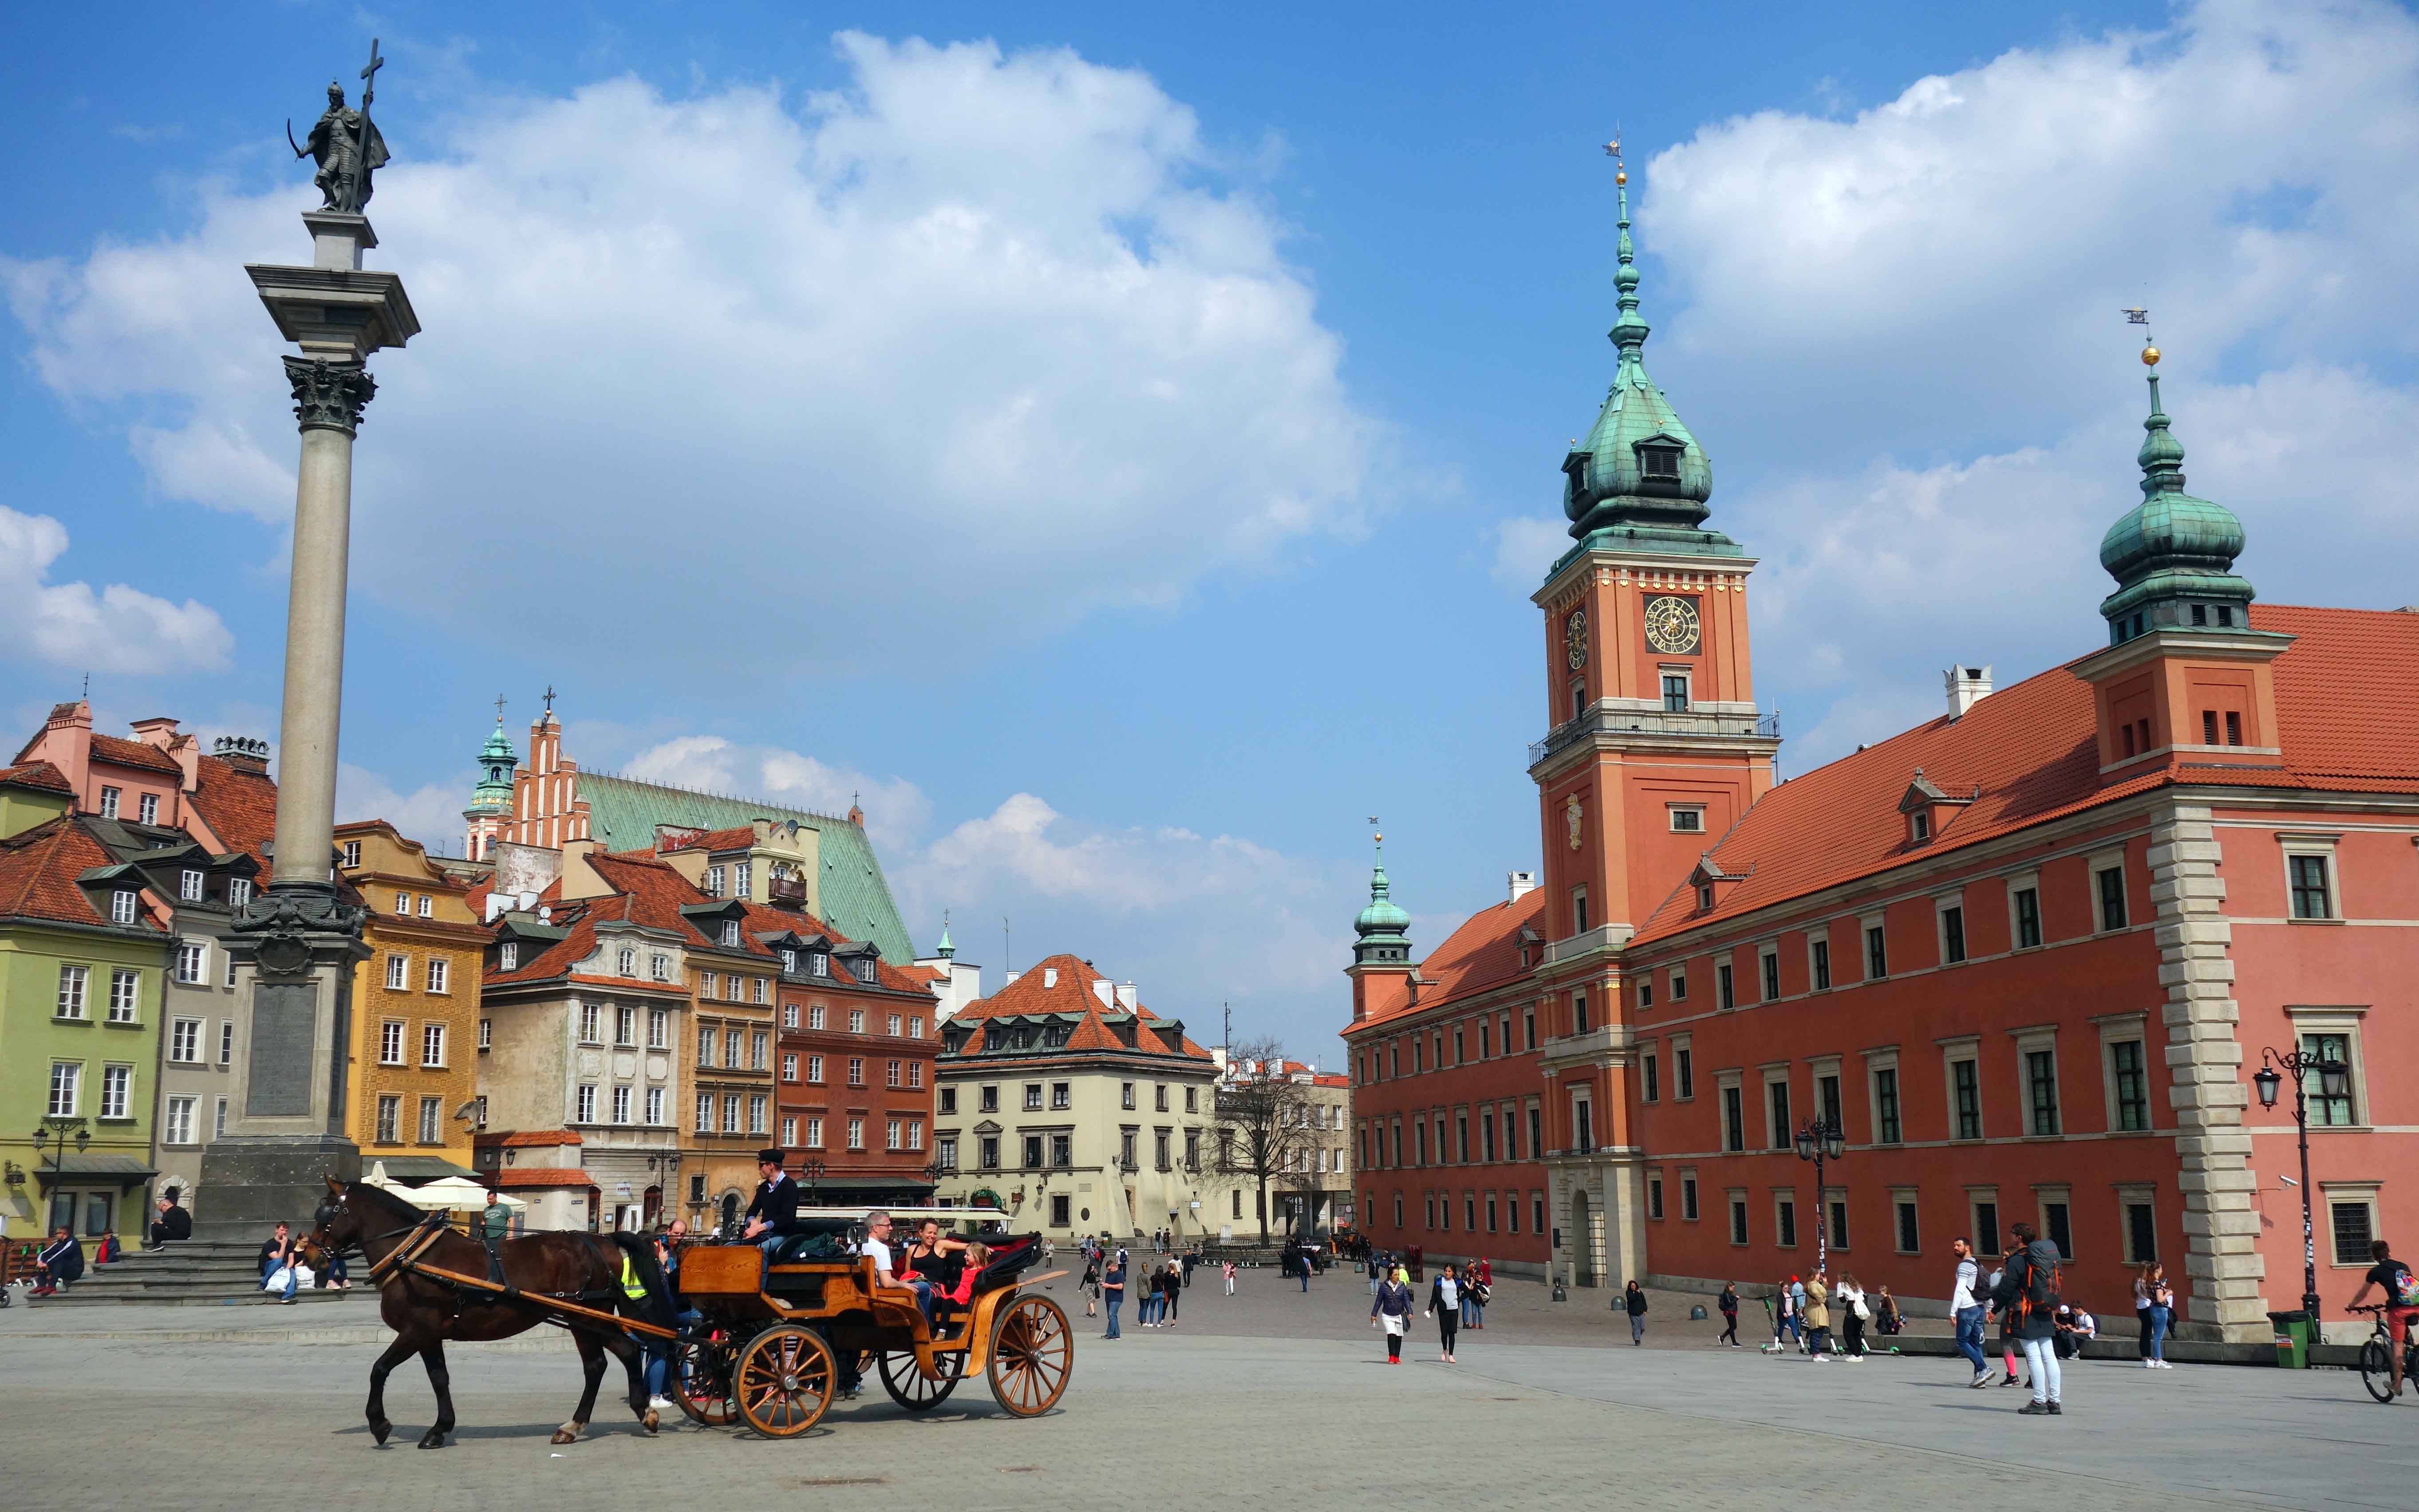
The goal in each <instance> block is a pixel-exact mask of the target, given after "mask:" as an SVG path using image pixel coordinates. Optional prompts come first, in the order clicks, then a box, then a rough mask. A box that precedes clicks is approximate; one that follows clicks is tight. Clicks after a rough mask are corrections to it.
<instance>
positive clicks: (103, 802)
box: [100, 787, 125, 819]
mask: <svg viewBox="0 0 2419 1512" xmlns="http://www.w3.org/2000/svg"><path fill="white" fill-rule="evenodd" d="M124 796H125V795H124V794H123V793H122V792H121V791H120V790H119V789H117V788H115V787H103V788H102V789H101V790H100V817H102V818H104V819H114V818H116V817H117V804H118V801H119V800H120V799H121V798H123V797H124Z"/></svg>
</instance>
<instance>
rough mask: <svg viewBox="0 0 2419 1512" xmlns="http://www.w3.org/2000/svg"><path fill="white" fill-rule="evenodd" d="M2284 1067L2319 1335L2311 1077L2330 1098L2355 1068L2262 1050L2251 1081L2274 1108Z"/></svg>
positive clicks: (2306, 1287)
mask: <svg viewBox="0 0 2419 1512" xmlns="http://www.w3.org/2000/svg"><path fill="white" fill-rule="evenodd" d="M2279 1066H2282V1067H2283V1068H2284V1071H2285V1072H2289V1073H2291V1075H2292V1077H2293V1127H2294V1130H2295V1133H2296V1135H2297V1136H2298V1138H2297V1142H2298V1143H2299V1144H2300V1146H2301V1152H2302V1310H2303V1311H2304V1312H2306V1313H2308V1314H2309V1315H2310V1334H2311V1337H2312V1338H2313V1339H2315V1338H2316V1337H2317V1336H2318V1323H2319V1241H2318V1230H2317V1228H2316V1226H2315V1225H2314V1224H2313V1222H2312V1220H2311V1215H2310V1102H2309V1090H2308V1082H2307V1077H2308V1076H2309V1074H2310V1073H2311V1072H2313V1071H2315V1072H2317V1073H2318V1074H2319V1093H2320V1094H2321V1095H2322V1096H2326V1097H2341V1096H2343V1095H2344V1094H2345V1093H2346V1092H2350V1089H2351V1067H2350V1066H2348V1065H2346V1064H2344V1063H2343V1062H2342V1061H2338V1060H2335V1059H2334V1057H2333V1056H2330V1055H2327V1054H2325V1053H2324V1052H2322V1051H2319V1050H2292V1051H2288V1052H2286V1053H2283V1054H2279V1053H2278V1052H2276V1051H2275V1050H2273V1049H2270V1050H2262V1051H2260V1052H2259V1069H2258V1070H2257V1071H2255V1072H2253V1073H2252V1074H2251V1084H2252V1085H2253V1086H2254V1087H2256V1088H2257V1089H2258V1092H2259V1106H2260V1107H2269V1108H2273V1107H2275V1106H2276V1094H2277V1092H2279V1091H2281V1090H2282V1089H2283V1087H2284V1084H2285V1076H2284V1073H2283V1072H2279V1071H2278V1070H2277V1067H2279Z"/></svg>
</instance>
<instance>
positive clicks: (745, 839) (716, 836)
mask: <svg viewBox="0 0 2419 1512" xmlns="http://www.w3.org/2000/svg"><path fill="white" fill-rule="evenodd" d="M755 843H756V826H754V825H752V824H740V825H734V826H732V828H730V829H728V830H706V831H702V832H699V833H697V834H693V835H690V836H689V837H688V838H687V839H686V840H683V841H680V842H679V843H678V844H675V845H672V846H670V847H667V849H668V850H745V849H747V848H748V847H750V846H752V845H754V844H755Z"/></svg>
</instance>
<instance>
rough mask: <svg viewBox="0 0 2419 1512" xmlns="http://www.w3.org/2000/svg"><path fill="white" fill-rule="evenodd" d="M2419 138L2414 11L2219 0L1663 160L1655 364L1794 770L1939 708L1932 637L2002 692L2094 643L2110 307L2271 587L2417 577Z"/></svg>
mask: <svg viewBox="0 0 2419 1512" xmlns="http://www.w3.org/2000/svg"><path fill="white" fill-rule="evenodd" d="M2414 156H2419V20H2414V18H2413V17H2412V16H2411V14H2409V13H2408V12H2407V11H2404V10H2402V9H2398V8H2392V7H2388V6H2383V5H2375V4H2365V3H2348V4H2330V5H2316V6H2306V7H2273V6H2256V5H2252V4H2249V3H2247V0H2246V3H2237V0H2211V3H2206V4H2202V5H2198V6H2196V7H2192V8H2186V9H2184V10H2181V11H2180V12H2179V13H2178V16H2177V20H2176V22H2175V24H2174V25H2173V26H2172V27H2171V28H2170V29H2167V30H2165V31H2160V32H2154V33H2144V34H2118V35H2113V36H2109V37H2104V38H2083V39H2072V40H2065V41H2061V42H2058V43H2056V44H2054V45H2049V46H2043V47H2038V48H2025V49H2016V50H2012V51H2011V52H2009V53H2004V54H2002V55H2001V56H1999V57H1996V58H1994V59H1992V60H1990V61H1989V62H1987V63H1984V64H1981V65H1978V66H1976V67H1974V68H1970V69H1963V70H1960V71H1958V72H1956V73H1953V74H1948V75H1942V76H1935V77H1933V78H1927V79H1922V80H1918V81H1917V82H1915V83H1914V84H1910V85H1908V86H1907V87H1906V88H1905V89H1904V90H1903V92H1902V93H1901V94H1900V95H1899V96H1898V97H1897V98H1896V99H1892V100H1890V101H1888V102H1887V103H1885V104H1883V105H1880V106H1877V107H1875V108H1872V109H1870V110H1867V111H1864V112H1863V113H1861V114H1858V115H1854V116H1853V117H1850V118H1845V119H1832V118H1824V117H1821V116H1815V115H1797V114H1790V113H1784V112H1778V111H1766V112H1762V113H1758V114H1756V115H1748V116H1742V117H1738V118H1734V119H1731V120H1727V121H1723V122H1720V123H1718V124H1716V125H1713V126H1710V127H1707V128H1706V129H1704V130H1701V131H1699V132H1698V133H1697V134H1696V135H1695V136H1694V137H1693V138H1692V139H1690V140H1689V141H1687V142H1685V143H1682V144H1680V145H1677V146H1674V147H1672V148H1670V149H1669V150H1667V151H1664V152H1662V153H1659V154H1657V155H1656V156H1655V158H1654V159H1653V160H1652V161H1651V163H1650V164H1649V166H1648V170H1647V172H1646V173H1645V174H1644V175H1643V178H1644V181H1645V182H1644V185H1643V188H1644V189H1645V191H1646V192H1645V195H1644V198H1643V201H1642V203H1641V206H1640V208H1639V213H1638V216H1637V220H1638V223H1639V237H1640V239H1641V248H1642V250H1644V251H1645V252H1647V253H1648V255H1649V256H1650V258H1652V259H1654V260H1655V261H1656V263H1657V264H1659V268H1658V269H1657V270H1654V271H1651V272H1650V279H1649V283H1648V284H1647V286H1646V289H1645V293H1646V296H1647V313H1648V315H1649V316H1650V318H1655V319H1656V322H1657V325H1658V328H1659V329H1658V333H1657V335H1656V338H1655V346H1654V347H1652V348H1650V351H1649V358H1650V361H1653V362H1654V363H1655V366H1656V373H1657V375H1658V376H1659V377H1661V378H1662V379H1663V380H1664V381H1665V382H1667V383H1670V384H1672V398H1673V401H1674V403H1675V404H1676V405H1678V407H1679V409H1680V411H1681V413H1682V414H1683V415H1685V416H1687V417H1689V419H1690V421H1691V423H1692V425H1693V426H1694V428H1695V429H1696V431H1697V434H1698V435H1700V436H1701V437H1702V438H1703V440H1704V441H1705V444H1706V446H1707V449H1708V451H1710V452H1711V453H1712V454H1713V457H1714V460H1715V463H1716V465H1717V466H1716V476H1717V478H1718V479H1720V478H1723V477H1728V478H1729V479H1731V480H1732V481H1731V482H1730V483H1729V484H1728V486H1727V488H1726V489H1721V490H1718V492H1717V495H1716V497H1715V499H1714V510H1715V518H1714V520H1713V522H1712V523H1713V524H1715V525H1716V526H1718V527H1720V528H1722V529H1724V530H1726V531H1728V532H1729V533H1730V534H1731V535H1732V536H1733V537H1734V538H1736V539H1737V540H1739V541H1740V542H1742V543H1743V544H1744V545H1745V546H1746V547H1747V548H1748V550H1749V553H1750V554H1751V555H1754V556H1756V557H1760V558H1762V566H1761V567H1760V568H1759V569H1758V572H1757V574H1756V577H1755V579H1754V583H1753V588H1752V598H1751V600H1750V602H1751V603H1753V604H1754V607H1755V632H1756V637H1757V639H1756V649H1757V657H1756V673H1757V680H1758V692H1759V695H1761V696H1762V698H1763V700H1764V703H1765V704H1766V705H1767V706H1769V705H1771V704H1773V703H1776V702H1778V703H1780V705H1781V707H1782V713H1783V725H1784V728H1785V729H1786V730H1787V731H1788V732H1789V733H1790V735H1791V743H1790V745H1789V746H1788V747H1787V748H1786V750H1785V751H1784V753H1783V764H1784V768H1785V769H1786V770H1789V771H1805V770H1807V768H1808V767H1809V766H1810V765H1811V764H1813V763H1816V762H1820V761H1825V760H1828V759H1831V758H1832V757H1835V756H1839V755H1841V754H1842V753H1843V752H1846V751H1848V750H1852V749H1853V748H1854V747H1855V745H1856V744H1857V742H1858V741H1872V740H1878V739H1881V738H1883V737H1886V736H1887V735H1889V734H1892V733H1895V732H1896V731H1897V730H1899V729H1902V728H1903V727H1905V726H1906V725H1909V724H1913V723H1916V722H1918V721H1919V720H1922V719H1927V718H1930V717H1932V715H1933V714H1934V712H1936V711H1937V710H1939V708H1940V707H1941V695H1940V692H1939V688H1940V683H1939V674H1940V669H1941V668H1942V667H1945V666H1947V665H1949V664H1950V663H1951V662H1955V661H1963V660H1974V661H1982V662H1990V663H1993V664H1995V666H1996V668H1997V670H1998V674H1999V677H2000V680H2001V681H2002V683H2003V684H2004V683H2005V682H2007V681H2011V680H2014V679H2015V678H2018V677H2022V676H2025V675H2028V674H2030V673H2033V672H2037V671H2039V670H2041V669H2042V668H2043V667H2045V666H2049V665H2053V664H2057V663H2058V662H2061V661H2064V660H2066V659H2068V658H2070V657H2072V656H2075V655H2079V654H2081V653H2083V652H2085V651H2088V650H2089V649H2091V648H2092V647H2094V646H2095V645H2098V644H2099V643H2100V641H2101V640H2102V638H2103V635H2104V629H2103V626H2102V625H2101V622H2100V620H2099V619H2098V617H2097V615H2096V612H2095V611H2096V607H2097V605H2098V603H2099V602H2100V600H2101V598H2102V597H2103V595H2105V594H2106V593H2107V592H2108V591H2109V590H2110V588H2111V587H2112V586H2113V585H2112V584H2111V583H2110V581H2109V579H2108V578H2107V577H2106V575H2105V574H2104V573H2102V572H2101V570H2100V567H2099V562H2098V556H2097V547H2098V544H2099V541H2100V537H2101V534H2102V533H2103V531H2104V530H2105V529H2106V528H2107V527H2108V526H2109V525H2110V524H2112V523H2114V522H2115V521H2116V519H2117V518H2118V517H2119V515H2121V514H2122V513H2124V512H2126V511H2127V510H2128V509H2130V508H2131V507H2132V506H2133V505H2134V503H2135V502H2136V501H2137V500H2138V497H2139V496H2138V494H2137V493H2136V492H2135V483H2136V481H2138V478H2139V474H2138V473H2137V472H2136V471H2135V470H2134V451H2135V448H2136V447H2137V446H2138V444H2139V442H2140V438H2141V433H2140V430H2139V424H2140V420H2141V417H2142V415H2143V414H2144V412H2145V410H2146V409H2147V403H2146V400H2147V395H2146V394H2145V393H2144V390H2143V389H2142V388H2141V386H2140V377H2141V373H2142V369H2141V368H2140V367H2139V366H2138V365H2137V364H2135V363H2134V361H2133V356H2134V348H2135V346H2137V345H2138V344H2139V343H2138V338H2139V337H2140V335H2141V332H2140V330H2139V329H2138V328H2129V327H2127V326H2126V325H2125V324H2124V322H2123V319H2122V317H2121V316H2120V315H2119V310H2120V309H2121V308H2123V307H2125V306H2131V305H2147V306H2149V308H2150V310H2151V312H2152V315H2153V322H2154V323H2153V327H2152V329H2153V330H2154V331H2155V332H2156V334H2157V336H2158V338H2159V344H2160V345H2161V346H2162V348H2163V349H2164V350H2165V354H2166V360H2165V363H2164V364H2163V365H2162V371H2163V372H2164V373H2165V374H2167V375H2168V376H2167V378H2166V380H2165V384H2164V387H2165V407H2166V409H2167V410H2168V412H2169V413H2170V414H2171V415H2172V416H2173V417H2174V420H2175V428H2176V434H2177V435H2178V436H2179V437H2180V439H2181V440H2182V442H2183V444H2184V446H2185V448H2186V450H2187V451H2188V453H2189V455H2188V458H2187V461H2186V464H2185V469H2186V472H2187V474H2188V475H2189V477H2190V480H2191V487H2192V490H2193V492H2195V493H2196V494H2198V495H2200V496H2204V497H2208V498H2212V499H2215V500H2217V501H2219V502H2220V503H2223V504H2225V505H2226V506H2227V507H2228V508H2230V509H2232V510H2233V511H2234V512H2236V513H2237V514H2238V515H2240V516H2241V517H2242V521H2243V524H2244V527H2245V529H2246V532H2247V534H2248V537H2249V542H2250V543H2249V547H2248V549H2247V550H2246V552H2245V553H2244V555H2243V557H2242V561H2241V562H2240V563H2239V568H2240V570H2241V571H2242V573H2244V574H2245V575H2246V576H2248V577H2249V578H2250V579H2251V580H2252V582H2253V583H2254V584H2255V585H2257V588H2259V591H2260V593H2261V595H2262V597H2263V598H2266V599H2269V600H2272V601H2281V602H2288V603H2348V604H2358V605H2367V606H2376V607H2385V606H2392V605H2396V604H2399V603H2404V602H2407V601H2408V600H2410V599H2411V598H2413V597H2419V594H2414V592H2413V590H2412V589H2411V587H2410V583H2409V571H2408V563H2409V562H2410V561H2411V560H2412V559H2414V557H2419V516H2414V515H2413V513H2412V512H2411V511H2410V510H2409V509H2408V507H2407V505H2406V504H2405V503H2404V500H2405V498H2406V497H2407V495H2408V486H2407V479H2408V476H2409V471H2410V468H2411V443H2410V437H2411V435H2413V434H2419V389H2414V388H2413V387H2412V385H2411V382H2410V380H2409V374H2410V371H2411V362H2410V358H2411V354H2412V353H2413V352H2414V351H2419V305H2413V304H2412V303H2411V301H2410V300H2409V299H2407V298H2403V291H2405V290H2407V289H2408V288H2410V287H2411V286H2412V284H2413V283H2414V282H2419V279H2414V275H2419V179H2414V178H2413V176H2411V173H2410V172H2409V163H2410V162H2411V160H2412V159H2413V157H2414ZM1665 280H1668V285H1667V284H1666V283H1663V282H1660V281H1665ZM1667 286H1668V289H1669V292H1666V293H1659V294H1658V293H1657V292H1656V291H1657V289H1658V287H1667ZM1656 351H1661V352H1662V353H1664V356H1663V358H1662V359H1655V357H1654V353H1655V352H1656ZM1675 370H1683V371H1685V372H1687V374H1689V376H1688V377H1687V378H1686V379H1684V380H1682V381H1678V382H1674V381H1673V373H1674V371H1675ZM1742 478H1745V479H1747V480H1749V481H1748V482H1747V483H1745V484H1744V485H1743V484H1742V483H1741V482H1740V481H1739V480H1740V479H1742ZM1550 524H1551V522H1548V521H1545V520H1535V519H1533V520H1527V521H1521V522H1515V523H1512V524H1508V525H1506V526H1505V527H1503V528H1502V532H1501V535H1500V541H1501V542H1502V555H1501V557H1500V558H1499V566H1498V570H1497V573H1496V575H1497V576H1498V577H1499V578H1500V579H1502V580H1503V581H1505V582H1506V583H1507V584H1509V585H1511V586H1515V587H1518V588H1520V589H1522V590H1523V591H1525V590H1526V589H1527V588H1530V587H1532V586H1533V584H1534V582H1535V581H1536V578H1537V574H1539V573H1542V572H1543V570H1544V568H1545V566H1546V565H1547V563H1548V561H1550V560H1551V550H1550V548H1551V546H1552V544H1553V540H1554V538H1553V537H1552V536H1551V534H1550V533H1549V528H1548V527H1549V525H1550ZM2348 541H2349V542H2356V547H2355V549H2349V550H2348V549H2346V542H2348ZM1523 554H1525V556H1526V559H1525V560H1522V559H1521V557H1522V555H1523ZM1522 569H1525V571H1523V570H1522Z"/></svg>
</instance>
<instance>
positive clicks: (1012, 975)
mask: <svg viewBox="0 0 2419 1512" xmlns="http://www.w3.org/2000/svg"><path fill="white" fill-rule="evenodd" d="M1024 974H1025V973H1024V972H1022V971H1010V972H1009V973H1008V974H1007V980H1006V981H1003V982H1002V983H1000V985H1001V986H1004V987H1012V986H1014V985H1016V979H1017V978H1018V977H1021V976H1023V975H1024Z"/></svg>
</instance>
